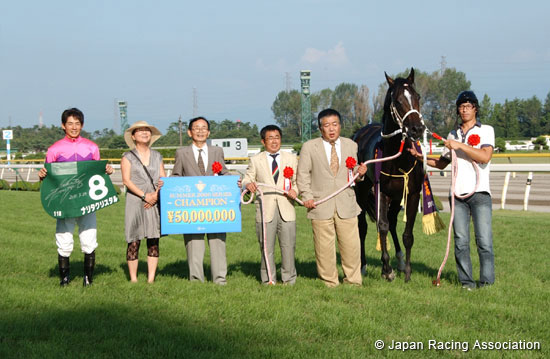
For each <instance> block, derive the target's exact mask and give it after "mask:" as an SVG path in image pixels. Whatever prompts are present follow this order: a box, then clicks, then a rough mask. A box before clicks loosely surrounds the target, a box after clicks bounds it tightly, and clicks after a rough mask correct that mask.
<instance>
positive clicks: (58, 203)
mask: <svg viewBox="0 0 550 359" xmlns="http://www.w3.org/2000/svg"><path fill="white" fill-rule="evenodd" d="M106 165H107V161H81V162H55V163H46V164H45V167H46V170H47V171H48V175H47V176H46V177H45V178H44V181H43V182H42V186H41V188H40V198H41V200H42V206H43V207H44V210H46V212H48V214H49V215H50V216H52V217H54V218H71V217H80V216H83V215H85V214H88V213H92V212H95V211H97V210H100V209H102V208H105V207H107V206H110V205H112V204H114V203H116V202H118V197H117V193H116V190H115V188H114V186H113V183H112V182H111V179H110V178H109V175H107V174H106V173H105V166H106Z"/></svg>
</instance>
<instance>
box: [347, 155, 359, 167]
mask: <svg viewBox="0 0 550 359" xmlns="http://www.w3.org/2000/svg"><path fill="white" fill-rule="evenodd" d="M356 164H357V161H356V160H355V158H353V157H351V156H350V157H348V158H346V167H347V168H349V169H350V170H352V169H353V168H354V167H355V165H356Z"/></svg>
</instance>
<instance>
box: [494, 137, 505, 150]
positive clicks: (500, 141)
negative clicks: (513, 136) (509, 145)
mask: <svg viewBox="0 0 550 359" xmlns="http://www.w3.org/2000/svg"><path fill="white" fill-rule="evenodd" d="M495 150H496V151H497V152H505V151H506V141H505V140H504V138H502V137H497V138H496V139H495Z"/></svg>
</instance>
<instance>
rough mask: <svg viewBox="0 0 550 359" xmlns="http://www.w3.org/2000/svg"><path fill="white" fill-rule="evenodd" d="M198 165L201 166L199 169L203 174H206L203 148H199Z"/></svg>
mask: <svg viewBox="0 0 550 359" xmlns="http://www.w3.org/2000/svg"><path fill="white" fill-rule="evenodd" d="M197 165H198V166H199V171H200V172H201V175H203V176H206V170H205V168H204V161H203V159H202V148H199V158H198V159H197Z"/></svg>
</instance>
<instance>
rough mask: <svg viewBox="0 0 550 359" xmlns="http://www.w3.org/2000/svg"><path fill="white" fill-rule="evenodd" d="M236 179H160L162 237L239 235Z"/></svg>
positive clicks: (220, 177) (238, 205) (239, 224)
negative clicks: (228, 233)
mask: <svg viewBox="0 0 550 359" xmlns="http://www.w3.org/2000/svg"><path fill="white" fill-rule="evenodd" d="M238 179H239V176H190V177H164V178H162V180H163V181H164V185H163V186H162V188H161V190H160V229H161V233H162V234H181V233H186V234H192V233H220V232H240V231H241V206H240V199H241V198H240V197H241V191H240V189H239V186H238V185H237V180H238Z"/></svg>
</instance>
